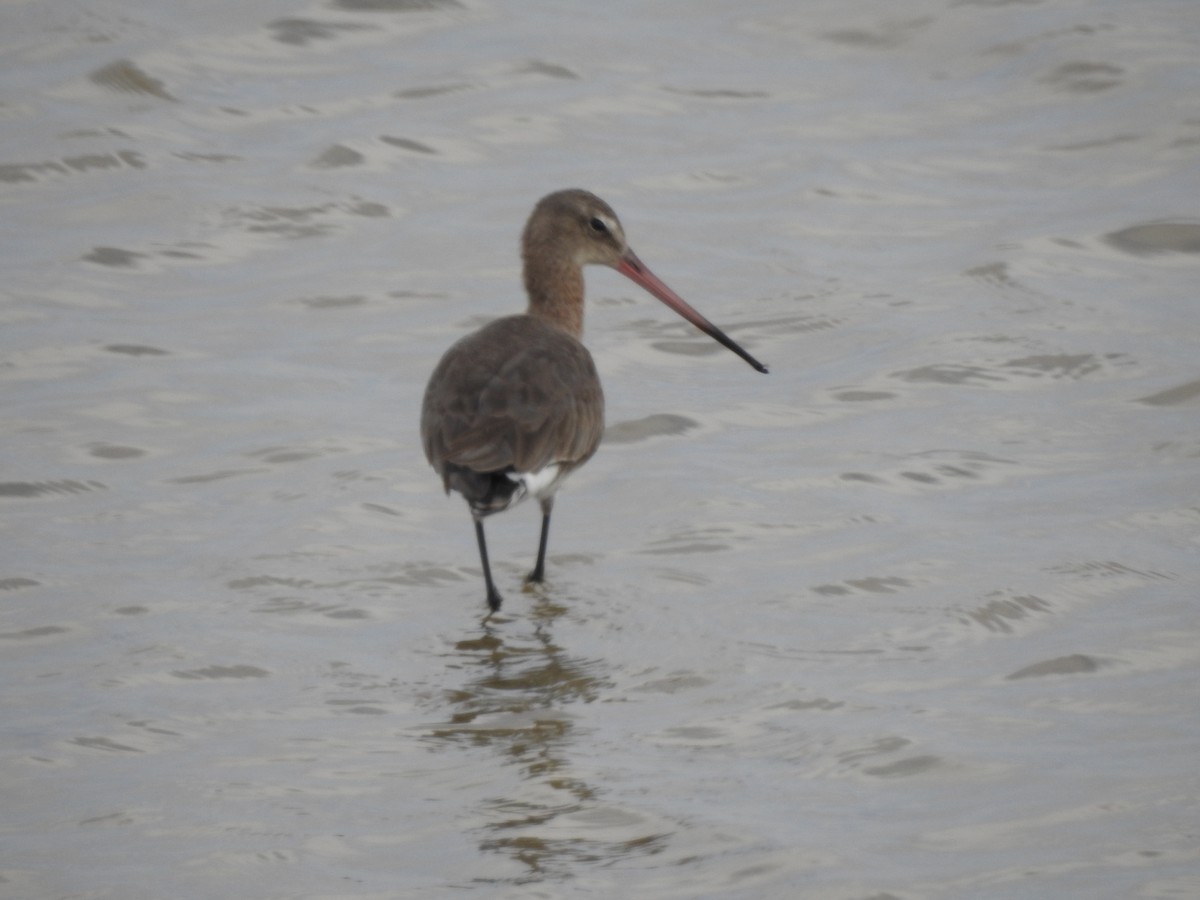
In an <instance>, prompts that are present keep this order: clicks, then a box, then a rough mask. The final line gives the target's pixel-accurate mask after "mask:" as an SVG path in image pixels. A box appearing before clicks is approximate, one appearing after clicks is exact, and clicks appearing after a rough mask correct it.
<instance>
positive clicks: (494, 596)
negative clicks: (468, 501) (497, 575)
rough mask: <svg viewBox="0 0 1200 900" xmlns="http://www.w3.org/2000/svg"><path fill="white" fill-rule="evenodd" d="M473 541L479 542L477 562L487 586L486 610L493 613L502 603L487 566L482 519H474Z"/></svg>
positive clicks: (485, 541)
mask: <svg viewBox="0 0 1200 900" xmlns="http://www.w3.org/2000/svg"><path fill="white" fill-rule="evenodd" d="M475 540H476V541H478V542H479V562H480V563H481V564H482V565H483V582H484V584H486V585H487V605H488V609H490V610H491V611H492V612H495V611H496V610H498V609H499V608H500V604H501V603H503V602H504V598H503V597H501V596H500V592H499V591H498V590H496V585H495V584H494V583H493V582H492V567H491V566H489V565H488V555H487V540H486V539H485V538H484V536H483V519H482V518H480V517H478V516H476V517H475Z"/></svg>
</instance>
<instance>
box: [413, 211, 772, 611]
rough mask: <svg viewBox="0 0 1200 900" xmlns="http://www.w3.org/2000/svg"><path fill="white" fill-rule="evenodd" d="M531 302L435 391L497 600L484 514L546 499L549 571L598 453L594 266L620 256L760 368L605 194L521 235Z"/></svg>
mask: <svg viewBox="0 0 1200 900" xmlns="http://www.w3.org/2000/svg"><path fill="white" fill-rule="evenodd" d="M521 255H522V259H523V261H524V277H525V289H526V292H527V293H528V295H529V307H528V309H527V310H526V312H525V313H524V314H523V315H517V316H506V317H504V318H502V319H497V320H496V321H494V322H491V323H490V324H488V325H485V326H484V327H483V328H481V329H479V330H478V331H476V332H474V333H472V334H469V335H467V336H466V337H464V338H462V339H461V340H459V341H458V342H457V343H455V344H454V345H453V346H452V347H450V349H449V350H447V351H446V353H445V355H444V356H443V357H442V359H441V361H440V362H439V363H438V365H437V367H436V368H435V369H434V370H433V375H432V376H431V377H430V379H429V385H428V386H427V387H426V389H425V400H424V403H423V405H422V408H421V440H422V443H423V444H424V447H425V457H426V458H427V459H428V460H429V463H430V465H432V466H433V468H434V469H435V470H436V471H437V472H438V474H440V475H441V476H442V483H443V485H444V486H445V489H446V492H447V493H449V492H450V491H457V492H458V493H460V494H462V495H463V497H464V498H465V499H466V501H467V504H468V505H469V506H470V509H471V515H472V517H473V518H474V520H475V535H476V538H477V540H478V543H479V555H480V561H481V563H482V565H483V576H484V581H485V584H486V586H487V602H488V606H489V607H490V609H491V610H492V611H493V612H494V611H495V610H497V609H499V608H500V603H501V597H500V593H499V592H498V591H497V590H496V587H495V584H494V583H493V582H492V573H491V568H490V566H489V564H488V557H487V543H486V541H485V539H484V533H483V519H484V517H486V516H489V515H491V514H492V513H496V512H500V511H501V510H504V509H507V508H508V507H510V506H512V505H513V504H514V503H516V502H518V501H519V500H521V499H522V498H524V497H525V496H527V495H528V494H533V495H534V496H535V497H537V498H538V501H539V503H540V505H541V508H542V533H541V541H540V543H539V545H538V557H537V564H536V566H535V567H534V569H533V571H532V572H531V573H530V574H529V580H530V581H541V580H542V577H543V575H544V572H545V562H546V542H547V538H548V536H549V531H550V513H551V510H552V508H553V506H554V493H555V491H556V490H557V489H558V486H559V484H560V483H561V481H562V479H563V478H564V477H566V475H567V474H568V473H570V472H571V471H572V470H573V469H575V468H577V467H578V466H581V465H583V463H585V462H587V460H588V459H589V458H591V456H592V454H593V453H595V452H596V448H597V447H598V446H599V444H600V437H601V435H602V434H603V433H604V394H603V391H602V390H601V388H600V378H599V376H598V375H597V374H596V366H595V364H594V363H593V362H592V356H591V354H590V353H588V351H587V348H585V347H584V346H583V344H582V343H581V342H580V341H581V338H582V336H583V266H585V265H588V264H600V265H607V266H611V267H612V268H614V269H616V270H617V271H618V272H621V273H622V274H623V275H626V276H627V277H629V278H630V279H632V280H633V281H635V282H637V283H638V284H640V285H641V286H642V287H644V288H645V289H646V290H648V291H650V293H652V294H654V296H656V297H658V299H660V300H662V301H663V302H664V303H665V304H667V305H668V306H670V307H671V308H672V309H674V310H675V311H676V312H678V313H679V314H680V315H682V316H683V317H684V318H686V319H687V320H688V321H690V322H692V323H693V324H694V325H696V326H697V327H699V328H700V329H702V330H703V331H705V332H706V333H707V334H709V335H710V336H712V337H713V338H714V339H716V340H718V341H720V342H721V343H722V344H724V345H725V346H726V347H728V348H730V349H731V350H733V351H734V352H735V353H737V354H738V355H739V356H741V357H742V358H743V359H745V360H746V361H747V362H748V363H750V365H752V366H753V367H754V368H755V369H757V370H758V371H760V372H765V371H766V368H765V367H763V365H762V364H761V363H759V362H758V361H757V360H756V359H754V357H752V356H750V354H748V353H747V352H746V351H745V350H743V349H742V348H741V347H740V346H738V345H737V344H736V343H734V342H733V341H732V340H731V339H730V338H728V337H727V336H726V335H725V334H724V333H723V332H722V331H720V329H718V328H717V327H716V326H714V325H712V323H710V322H708V320H706V319H705V318H704V317H703V316H701V315H700V314H699V313H698V312H696V311H695V310H694V309H692V308H691V307H690V306H688V305H687V304H686V303H685V302H684V301H683V300H682V299H680V298H679V297H678V295H676V294H675V293H674V292H673V291H671V289H670V288H668V287H667V286H666V285H665V284H663V283H662V282H661V281H659V280H658V278H657V277H655V276H654V274H653V273H652V272H650V270H649V269H647V268H646V267H645V266H644V265H643V264H642V262H641V261H640V260H639V259H638V258H637V256H636V255H634V253H633V251H632V250H630V249H629V246H628V244H627V243H626V241H625V233H624V231H623V229H622V228H621V223H620V222H619V221H618V220H617V216H616V213H614V212H613V211H612V209H611V208H610V207H609V206H608V204H607V203H605V202H604V201H603V200H601V199H600V198H599V197H597V196H596V195H595V194H591V193H588V192H587V191H582V190H567V191H558V192H556V193H553V194H549V195H547V196H546V197H543V198H542V199H541V201H539V203H538V204H537V206H536V207H535V208H534V210H533V213H532V215H531V216H530V217H529V221H528V223H527V224H526V226H525V231H524V234H523V236H522V240H521Z"/></svg>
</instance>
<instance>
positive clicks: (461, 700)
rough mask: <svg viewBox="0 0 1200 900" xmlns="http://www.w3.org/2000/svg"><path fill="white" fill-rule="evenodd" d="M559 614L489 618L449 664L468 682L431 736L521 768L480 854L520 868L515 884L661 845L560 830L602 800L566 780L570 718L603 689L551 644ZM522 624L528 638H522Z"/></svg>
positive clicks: (540, 606)
mask: <svg viewBox="0 0 1200 900" xmlns="http://www.w3.org/2000/svg"><path fill="white" fill-rule="evenodd" d="M565 612H566V607H564V606H561V605H558V604H556V603H554V602H552V601H550V600H549V599H547V598H545V597H544V596H543V597H541V598H540V599H539V600H538V601H537V603H536V604H535V606H534V607H533V608H532V609H531V610H530V614H529V618H528V619H518V618H516V617H513V618H492V619H491V620H488V621H485V622H484V624H483V626H482V633H481V634H479V635H477V636H474V637H471V638H468V639H465V640H462V641H459V642H458V643H457V644H456V645H455V646H454V650H453V652H452V653H451V654H450V657H451V659H452V660H453V661H454V664H455V665H456V666H457V667H460V668H462V669H464V670H465V671H467V672H468V673H470V677H469V678H468V679H467V681H466V683H465V684H464V685H463V686H462V687H461V688H458V689H456V690H453V691H451V692H450V693H449V695H448V700H449V703H450V705H451V707H452V712H451V715H450V717H449V721H448V722H446V723H445V724H444V725H439V726H435V727H434V728H433V729H432V730H431V732H430V737H431V738H432V739H434V740H437V741H439V742H446V743H451V744H461V745H469V746H472V747H490V748H492V749H493V750H494V751H495V752H496V754H497V755H498V756H499V757H500V758H501V760H503V761H504V762H506V763H508V764H511V765H515V766H517V767H519V770H520V773H521V776H522V778H521V786H520V788H519V790H518V791H516V792H515V794H516V795H515V796H509V797H493V798H489V799H488V800H487V801H486V802H485V809H484V810H483V812H484V815H485V818H486V820H487V824H486V825H485V826H484V831H485V836H484V838H483V840H481V842H480V849H482V850H484V851H487V852H499V853H504V854H507V855H508V856H510V857H511V858H512V859H514V860H516V861H518V862H520V863H521V864H522V866H523V869H524V875H523V877H522V878H520V879H519V880H521V881H533V880H538V879H541V878H545V877H556V876H564V875H569V874H570V873H571V869H572V867H573V866H574V865H578V864H581V863H595V862H597V861H607V860H612V859H614V858H616V857H624V856H628V855H629V854H631V853H646V852H654V850H655V849H657V848H658V847H659V846H660V844H661V842H662V840H663V839H664V838H663V837H662V836H660V835H638V836H634V837H629V836H628V835H627V834H623V835H622V838H624V839H621V840H617V841H613V840H611V839H601V838H600V837H599V836H598V835H592V836H589V835H588V834H587V833H586V829H583V830H581V829H580V828H579V827H577V826H576V827H572V826H569V825H564V822H563V817H572V818H579V817H580V816H581V814H582V817H583V818H586V814H587V813H588V811H589V807H590V806H592V805H594V804H595V801H596V797H597V794H598V791H597V790H596V788H595V787H594V786H592V785H590V784H589V783H588V782H587V781H585V780H584V779H582V778H580V777H578V776H577V775H575V774H573V773H572V767H571V765H570V761H569V757H570V751H571V746H572V743H573V741H574V740H575V739H576V735H575V733H574V721H573V719H572V717H571V715H570V712H569V708H570V706H571V705H573V704H575V703H580V702H583V703H587V702H590V701H592V700H595V699H597V698H598V697H599V696H601V694H602V692H603V690H604V689H605V688H606V687H607V686H608V682H607V681H606V677H605V666H604V664H603V663H602V662H600V661H597V660H588V659H581V658H578V657H575V656H572V655H571V654H569V653H567V652H566V651H565V650H564V649H563V648H562V647H561V646H559V645H558V644H557V643H556V642H555V641H554V638H553V634H552V631H553V625H554V622H555V621H556V620H557V619H559V618H560V617H561V616H562V615H563V614H564V613H565ZM523 624H525V625H530V624H531V625H532V626H533V627H532V630H528V629H526V630H522V629H521V628H520V626H521V625H523ZM564 835H570V836H564ZM605 838H611V835H605Z"/></svg>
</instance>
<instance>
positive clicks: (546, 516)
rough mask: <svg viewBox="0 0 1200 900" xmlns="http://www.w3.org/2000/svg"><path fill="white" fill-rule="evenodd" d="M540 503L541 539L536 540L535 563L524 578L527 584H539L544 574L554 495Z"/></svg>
mask: <svg viewBox="0 0 1200 900" xmlns="http://www.w3.org/2000/svg"><path fill="white" fill-rule="evenodd" d="M541 504H542V539H541V540H540V541H538V555H537V565H536V566H534V567H533V571H532V572H530V573H529V576H528V577H527V578H526V579H525V582H526V583H527V584H529V583H532V584H540V583H541V581H542V579H543V578H544V577H545V575H546V542H547V541H548V540H549V539H550V511H551V510H552V509H554V497H553V496H550V497H547V498H546V499H545V500H542V501H541Z"/></svg>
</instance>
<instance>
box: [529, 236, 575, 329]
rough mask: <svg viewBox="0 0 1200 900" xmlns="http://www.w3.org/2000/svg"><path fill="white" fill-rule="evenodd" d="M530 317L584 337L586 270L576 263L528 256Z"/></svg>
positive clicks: (570, 260) (533, 254) (541, 256)
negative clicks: (584, 273) (584, 282)
mask: <svg viewBox="0 0 1200 900" xmlns="http://www.w3.org/2000/svg"><path fill="white" fill-rule="evenodd" d="M524 256H525V290H526V292H527V293H528V294H529V308H528V310H526V312H527V314H528V315H531V316H533V317H534V318H537V319H541V320H542V321H544V322H549V323H550V324H551V325H556V326H558V327H559V328H561V329H563V330H564V331H565V332H567V333H568V334H569V335H571V336H572V337H574V338H576V339H577V340H578V339H580V338H582V337H583V270H582V269H581V268H580V266H579V264H578V263H576V262H575V261H574V260H572V259H563V258H559V259H554V258H553V257H550V256H546V255H542V254H540V253H528V252H527V253H525V254H524Z"/></svg>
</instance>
